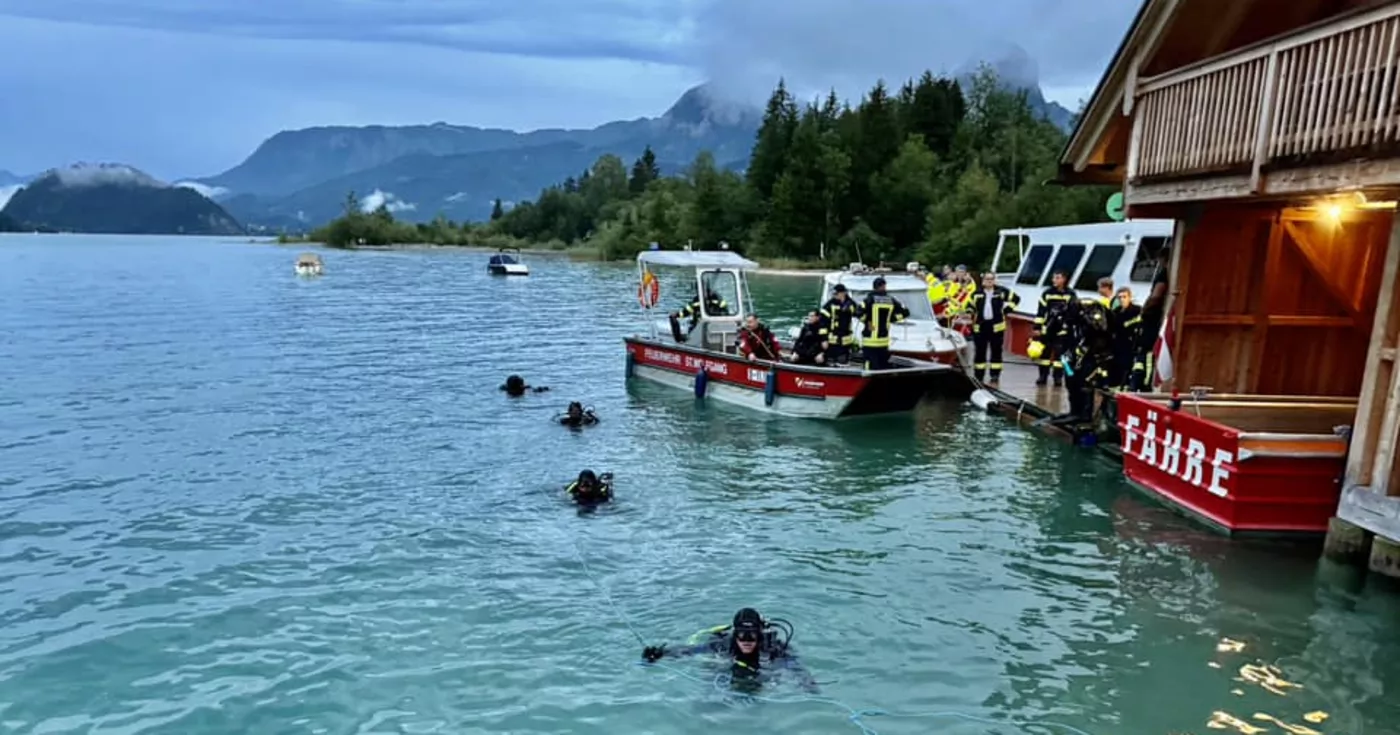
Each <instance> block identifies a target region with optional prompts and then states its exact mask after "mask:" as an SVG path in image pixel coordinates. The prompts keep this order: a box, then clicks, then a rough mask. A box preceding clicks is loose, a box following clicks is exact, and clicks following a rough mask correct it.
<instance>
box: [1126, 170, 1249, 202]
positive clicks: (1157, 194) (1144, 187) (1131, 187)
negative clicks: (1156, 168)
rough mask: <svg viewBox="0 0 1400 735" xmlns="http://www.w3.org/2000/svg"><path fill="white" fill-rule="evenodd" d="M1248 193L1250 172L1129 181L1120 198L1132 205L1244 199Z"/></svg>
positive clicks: (1247, 196)
mask: <svg viewBox="0 0 1400 735" xmlns="http://www.w3.org/2000/svg"><path fill="white" fill-rule="evenodd" d="M1251 196H1253V195H1252V194H1251V192H1250V189H1249V174H1243V175H1233V176H1214V177H1210V178H1201V179H1186V180H1182V181H1165V182H1152V181H1148V182H1142V181H1129V182H1127V185H1126V186H1125V187H1124V188H1123V200H1124V201H1125V202H1127V203H1129V204H1132V205H1134V206H1142V205H1145V204H1182V203H1185V202H1200V201H1211V200H1216V199H1247V198H1249V197H1251Z"/></svg>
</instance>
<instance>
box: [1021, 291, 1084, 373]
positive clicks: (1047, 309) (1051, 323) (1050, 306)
mask: <svg viewBox="0 0 1400 735" xmlns="http://www.w3.org/2000/svg"><path fill="white" fill-rule="evenodd" d="M1067 281H1069V274H1068V273H1065V272H1064V271H1055V272H1054V273H1053V274H1051V276H1050V288H1047V289H1045V292H1044V293H1042V294H1040V305H1039V306H1038V307H1037V308H1036V311H1035V328H1034V330H1033V331H1032V332H1031V337H1033V338H1036V339H1039V340H1040V342H1041V343H1043V344H1044V345H1045V351H1044V352H1042V353H1041V355H1040V359H1039V360H1036V361H1035V364H1036V365H1037V366H1038V367H1039V368H1040V377H1039V378H1038V379H1036V381H1035V384H1036V385H1045V380H1046V378H1049V377H1051V373H1052V372H1053V374H1054V378H1055V387H1056V388H1058V387H1060V385H1061V383H1062V382H1063V381H1064V366H1063V365H1062V364H1061V363H1060V360H1059V358H1060V357H1061V356H1063V355H1065V354H1067V353H1068V352H1069V350H1070V348H1071V347H1073V346H1074V342H1073V341H1072V338H1071V334H1070V332H1071V328H1072V326H1073V325H1072V324H1071V323H1070V319H1068V318H1067V315H1066V314H1065V313H1064V312H1065V311H1066V310H1067V309H1069V307H1070V306H1072V304H1073V302H1074V292H1073V291H1071V290H1069V289H1068V288H1066V286H1065V284H1066V282H1067ZM1052 366H1053V368H1052Z"/></svg>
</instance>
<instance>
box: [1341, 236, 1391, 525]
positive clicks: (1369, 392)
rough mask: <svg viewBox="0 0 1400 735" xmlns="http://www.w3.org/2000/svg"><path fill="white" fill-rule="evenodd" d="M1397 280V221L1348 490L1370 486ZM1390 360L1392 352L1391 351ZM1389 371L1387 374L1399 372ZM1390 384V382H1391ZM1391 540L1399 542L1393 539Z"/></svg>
mask: <svg viewBox="0 0 1400 735" xmlns="http://www.w3.org/2000/svg"><path fill="white" fill-rule="evenodd" d="M1397 276H1400V217H1395V218H1393V219H1392V221H1391V224H1390V237H1389V238H1387V239H1386V246H1385V265H1384V270H1383V271H1381V290H1380V294H1379V296H1378V298H1377V300H1376V316H1375V318H1374V319H1373V320H1372V323H1371V346H1370V349H1369V350H1367V352H1366V369H1365V371H1364V372H1363V373H1362V378H1361V396H1360V398H1358V399H1357V406H1356V422H1355V423H1354V424H1353V425H1352V430H1351V450H1350V451H1349V452H1348V453H1347V467H1346V475H1345V484H1346V485H1347V486H1356V485H1370V484H1371V466H1372V465H1371V460H1372V458H1373V457H1374V454H1373V451H1372V450H1373V448H1374V446H1375V444H1376V437H1377V435H1378V432H1379V429H1380V427H1379V426H1378V422H1379V420H1380V410H1379V409H1380V407H1379V406H1377V405H1375V402H1376V399H1377V398H1383V397H1384V396H1385V393H1384V392H1383V391H1382V390H1381V388H1380V386H1379V383H1380V376H1381V370H1382V366H1381V360H1382V358H1383V357H1384V355H1383V353H1384V352H1385V350H1386V348H1387V345H1386V344H1385V336H1386V334H1387V333H1388V332H1389V331H1390V318H1391V313H1392V312H1393V311H1395V309H1394V308H1393V304H1392V302H1393V301H1394V299H1395V279H1396V277H1397ZM1391 355H1392V360H1393V356H1394V351H1393V350H1392V351H1391ZM1387 367H1390V368H1391V369H1390V371H1389V372H1390V373H1391V374H1394V373H1397V372H1400V370H1395V369H1394V366H1393V365H1392V366H1387ZM1392 382H1393V381H1392ZM1391 538H1400V537H1396V536H1392V537H1391Z"/></svg>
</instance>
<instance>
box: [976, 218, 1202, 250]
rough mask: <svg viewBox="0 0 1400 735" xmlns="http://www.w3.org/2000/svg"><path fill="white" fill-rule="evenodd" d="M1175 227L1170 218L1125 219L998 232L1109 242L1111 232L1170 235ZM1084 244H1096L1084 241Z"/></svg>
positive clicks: (1016, 228)
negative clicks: (1094, 239) (1096, 239)
mask: <svg viewBox="0 0 1400 735" xmlns="http://www.w3.org/2000/svg"><path fill="white" fill-rule="evenodd" d="M1175 227H1176V220H1171V219H1127V220H1123V221H1122V222H1091V223H1088V224H1079V225H1053V226H1050V227H1013V228H1009V229H1005V230H1000V231H999V233H998V234H1000V235H1002V236H1006V235H1029V236H1031V239H1032V240H1034V239H1035V236H1036V235H1039V236H1041V237H1042V238H1045V239H1047V240H1054V239H1058V238H1076V237H1077V238H1084V239H1093V238H1095V237H1097V238H1099V240H1098V242H1099V243H1103V244H1109V241H1108V240H1105V239H1104V238H1105V237H1109V236H1112V235H1113V234H1117V233H1121V234H1125V235H1126V234H1139V235H1149V236H1150V235H1164V236H1167V237H1170V236H1171V234H1172V230H1173V229H1174V228H1175ZM1084 244H1086V245H1092V244H1097V243H1093V242H1086V243H1084Z"/></svg>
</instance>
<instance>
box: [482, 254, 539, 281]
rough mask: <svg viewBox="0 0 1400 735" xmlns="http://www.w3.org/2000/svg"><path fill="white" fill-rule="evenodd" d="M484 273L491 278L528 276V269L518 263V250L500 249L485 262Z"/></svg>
mask: <svg viewBox="0 0 1400 735" xmlns="http://www.w3.org/2000/svg"><path fill="white" fill-rule="evenodd" d="M486 272H487V273H490V274H491V275H493V276H528V275H530V267H529V266H527V265H525V264H524V263H522V262H521V261H520V248H501V249H500V251H499V252H497V253H496V254H495V255H492V256H491V259H490V260H488V261H486Z"/></svg>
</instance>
